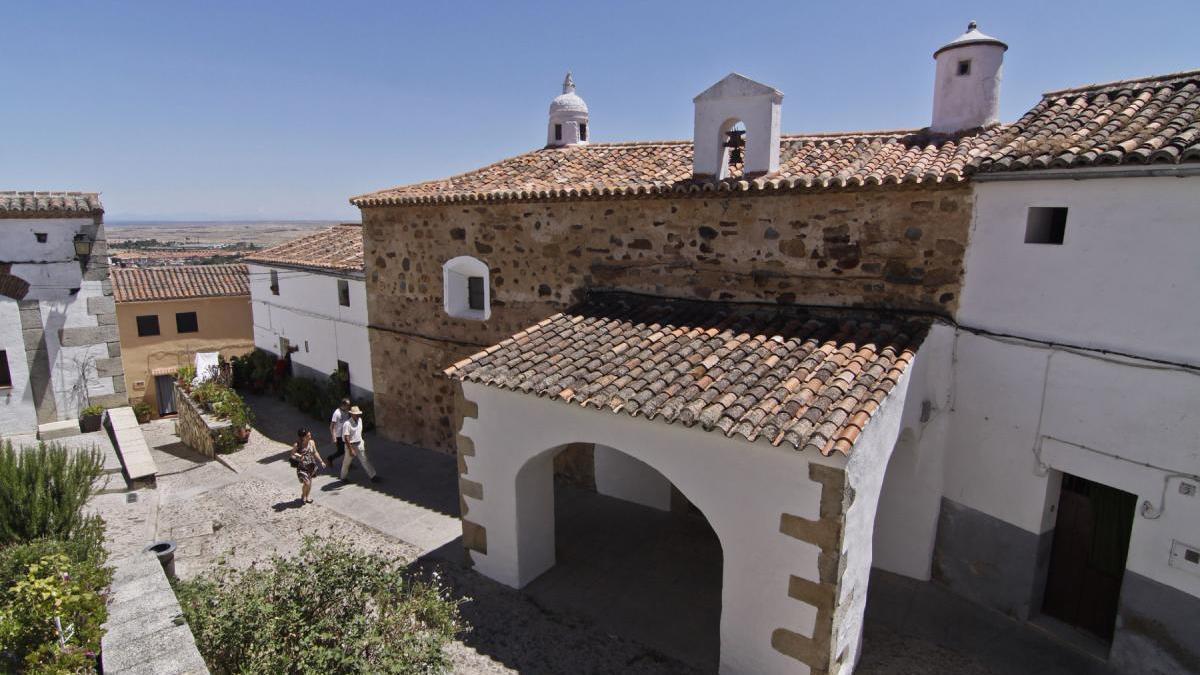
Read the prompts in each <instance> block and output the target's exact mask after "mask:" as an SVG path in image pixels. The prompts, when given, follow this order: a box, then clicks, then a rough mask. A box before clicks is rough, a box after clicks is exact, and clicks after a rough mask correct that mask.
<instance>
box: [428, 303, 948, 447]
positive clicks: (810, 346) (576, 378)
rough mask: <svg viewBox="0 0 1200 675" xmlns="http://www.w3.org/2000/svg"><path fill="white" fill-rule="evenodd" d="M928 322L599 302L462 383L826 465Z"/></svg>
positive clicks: (461, 368) (541, 330)
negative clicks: (734, 440)
mask: <svg viewBox="0 0 1200 675" xmlns="http://www.w3.org/2000/svg"><path fill="white" fill-rule="evenodd" d="M928 328H929V320H927V319H916V318H912V317H903V316H897V315H888V314H879V313H865V312H859V311H856V310H818V309H806V308H802V307H795V306H776V305H749V304H726V303H710V302H699V301H685V300H671V299H666V298H653V297H646V296H639V295H632V294H625V293H593V294H592V295H591V296H589V297H588V299H587V300H585V301H584V302H583V303H582V304H581V305H579V306H578V307H575V308H573V309H571V310H568V311H566V312H562V313H559V314H555V315H554V316H551V317H550V318H548V319H546V320H544V321H542V322H540V323H538V324H536V325H534V326H532V327H530V328H528V329H526V330H524V331H521V332H520V333H517V334H516V335H514V336H512V337H511V338H508V339H507V340H504V341H503V342H501V343H499V344H497V345H495V346H493V347H489V348H488V349H486V350H484V351H482V352H480V353H478V354H475V355H474V356H471V357H469V358H467V359H465V360H463V361H460V362H458V363H456V364H454V365H453V366H451V367H450V368H448V369H446V371H445V374H446V375H447V376H449V377H451V378H454V379H457V380H462V381H468V382H477V383H481V384H486V385H490V386H494V387H500V388H503V389H510V390H513V391H519V392H524V393H529V394H534V395H537V396H542V397H551V398H556V399H559V400H561V401H564V402H567V403H574V404H577V405H583V406H589V407H593V408H599V409H608V410H611V411H613V412H622V413H625V414H628V415H633V416H638V415H642V416H645V417H647V418H649V419H662V420H663V421H666V422H668V423H674V424H683V425H685V426H689V427H690V426H695V425H699V426H700V427H701V428H703V429H705V430H708V431H713V430H719V431H721V432H724V434H725V435H726V436H734V435H735V434H736V435H738V436H741V437H743V438H745V439H747V440H750V441H754V440H757V439H766V440H767V441H768V442H770V443H771V444H772V445H777V446H778V445H782V444H784V443H786V444H788V445H791V446H792V447H794V448H796V449H798V450H816V451H819V452H821V453H822V454H824V455H829V454H831V453H833V452H834V451H839V452H842V453H847V454H848V453H849V452H850V450H851V448H852V446H853V445H854V441H855V440H856V439H857V438H858V435H859V433H860V432H861V431H862V429H863V427H864V426H865V425H866V424H867V422H868V421H869V420H870V418H871V415H872V414H873V413H874V412H875V411H876V410H877V409H878V408H879V406H880V404H882V403H883V400H884V399H885V398H886V397H887V395H888V393H889V392H890V391H891V390H892V388H893V387H894V386H895V385H896V383H897V382H898V381H899V379H900V377H901V376H902V375H903V374H904V371H905V369H906V368H907V367H908V365H909V363H910V362H911V361H912V359H913V356H914V354H915V353H916V350H917V348H918V347H920V345H921V342H922V341H923V340H924V338H925V334H926V332H927V330H928Z"/></svg>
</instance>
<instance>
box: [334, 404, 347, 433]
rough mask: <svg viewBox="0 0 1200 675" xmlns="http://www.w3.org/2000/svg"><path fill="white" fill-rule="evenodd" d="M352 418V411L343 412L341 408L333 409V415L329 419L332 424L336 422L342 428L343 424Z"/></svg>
mask: <svg viewBox="0 0 1200 675" xmlns="http://www.w3.org/2000/svg"><path fill="white" fill-rule="evenodd" d="M348 419H350V413H348V412H342V409H341V408H334V409H333V417H332V418H330V419H329V423H330V424H336V425H337V427H336V428H338V429H340V428H342V424H344V423H345V422H346V420H348Z"/></svg>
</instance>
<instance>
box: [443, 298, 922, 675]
mask: <svg viewBox="0 0 1200 675" xmlns="http://www.w3.org/2000/svg"><path fill="white" fill-rule="evenodd" d="M927 328H928V325H927V323H926V322H921V321H914V320H911V319H902V318H898V317H894V316H879V315H877V314H863V313H857V312H849V311H837V312H817V311H814V310H804V309H800V308H795V307H774V306H762V305H737V304H718V303H702V302H689V301H679V300H667V299H661V298H647V297H642V296H634V295H628V294H620V293H602V294H593V295H592V296H590V297H589V298H588V300H587V301H585V302H584V303H583V304H582V305H581V306H579V307H577V308H575V309H573V310H570V311H567V312H564V313H560V314H556V315H554V316H552V317H550V318H548V319H546V320H545V321H542V322H541V323H539V324H537V325H535V326H533V327H531V328H529V329H527V330H525V331H522V332H520V333H518V334H516V335H514V336H513V337H511V338H509V339H507V340H505V341H503V342H501V343H499V344H498V345H496V346H494V347H492V348H489V349H487V350H485V351H483V352H481V353H479V354H477V355H475V356H472V357H470V358H468V359H466V360H464V361H461V362H459V363H457V364H455V365H454V366H452V367H451V368H449V369H448V370H447V371H446V373H447V375H448V376H450V377H451V378H453V379H455V380H457V381H458V382H460V383H461V389H460V390H459V393H460V400H459V401H458V403H457V412H458V415H459V417H460V426H459V430H460V432H459V436H458V452H459V470H460V473H461V476H460V491H461V498H462V514H463V540H464V544H465V546H466V547H467V548H468V549H469V556H470V559H471V561H472V563H473V564H474V565H475V568H476V569H477V570H478V571H479V572H481V573H482V574H484V575H486V576H488V577H491V578H492V579H495V580H497V581H500V582H502V583H504V584H507V585H509V586H512V587H515V588H520V587H522V586H525V585H526V584H528V583H529V582H531V581H533V580H534V579H535V578H536V577H538V575H540V574H542V573H543V572H545V571H546V570H548V569H549V568H550V567H552V566H553V565H554V563H555V558H554V494H553V481H552V476H553V472H554V466H553V456H554V454H555V450H556V449H557V448H559V447H560V446H563V445H566V444H570V443H576V442H580V441H583V442H587V443H594V444H597V445H598V446H606V447H609V448H617V449H619V450H620V451H621V452H624V453H627V454H628V455H629V456H631V457H633V458H635V459H637V460H639V461H640V462H644V463H645V464H646V465H649V466H650V467H652V468H653V469H654V470H656V471H657V472H659V473H661V474H662V475H663V476H665V477H666V479H667V480H669V481H670V482H671V483H672V484H674V485H675V486H676V487H677V488H678V489H679V491H680V492H682V493H683V494H685V495H687V497H688V499H690V500H691V501H692V503H693V504H694V505H695V506H696V507H697V508H698V509H699V510H700V511H701V512H702V513H703V514H704V515H705V517H706V518H707V519H708V521H709V523H710V524H711V526H712V528H713V530H714V531H715V532H716V535H717V537H718V538H719V540H720V543H721V548H722V550H723V558H724V566H723V583H722V590H721V658H720V663H721V671H722V672H726V673H783V672H787V673H796V672H804V671H806V670H808V671H810V672H837V671H839V670H841V669H843V668H846V667H852V666H853V664H854V663H855V661H856V659H857V657H858V646H859V640H860V637H861V625H862V613H863V608H864V605H865V599H866V587H867V580H868V575H869V570H870V566H871V539H872V532H873V524H874V520H875V508H876V504H877V502H878V497H879V492H880V487H881V484H882V481H883V474H884V470H885V468H886V466H887V462H888V457H889V455H890V453H891V451H892V448H893V447H894V445H895V441H896V437H897V435H898V433H899V427H900V417H901V413H902V409H903V401H904V393H905V390H906V388H907V382H908V380H907V378H906V377H905V373H906V370H907V368H908V365H909V363H910V362H911V361H912V359H913V357H914V355H915V352H916V350H917V348H918V347H919V346H920V344H921V341H922V340H923V339H924V336H925V333H926V330H927ZM868 421H869V422H870V424H869V425H868V424H867V423H868Z"/></svg>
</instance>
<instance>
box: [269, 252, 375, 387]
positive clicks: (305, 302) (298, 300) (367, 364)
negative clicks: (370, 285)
mask: <svg viewBox="0 0 1200 675" xmlns="http://www.w3.org/2000/svg"><path fill="white" fill-rule="evenodd" d="M271 269H273V268H270V267H265V266H263V265H249V272H250V298H251V305H252V311H253V313H254V345H255V346H256V347H260V348H262V349H266V350H268V351H271V352H274V353H278V352H279V338H281V337H284V338H287V339H288V340H289V341H290V342H291V344H292V345H294V346H296V347H299V348H300V349H299V351H297V352H295V353H293V354H292V363H293V364H295V365H299V366H305V367H308V368H311V369H313V370H315V371H316V372H318V373H321V374H323V375H328V374H329V373H332V372H333V371H335V370H337V362H338V361H345V362H346V363H348V364H350V382H351V384H352V385H353V386H354V388H355V389H358V390H365V391H366V392H372V391H374V384H373V379H372V374H371V348H370V344H369V341H368V337H367V287H366V282H365V281H363V280H362V279H356V278H347V277H339V276H335V275H332V274H317V273H314V272H306V271H298V270H291V269H285V268H274V269H275V270H276V271H277V272H278V274H279V295H273V294H272V293H271V288H270V286H271V279H270V271H271ZM339 279H345V280H348V281H349V284H350V306H349V307H343V306H341V305H340V304H339V303H338V283H337V282H338V280H339ZM306 343H307V347H306Z"/></svg>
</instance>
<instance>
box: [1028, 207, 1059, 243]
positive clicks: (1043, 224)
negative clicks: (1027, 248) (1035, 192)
mask: <svg viewBox="0 0 1200 675" xmlns="http://www.w3.org/2000/svg"><path fill="white" fill-rule="evenodd" d="M1066 233H1067V207H1065V206H1031V207H1029V218H1028V220H1027V221H1026V222H1025V243H1026V244H1062V243H1063V238H1064V237H1065V236H1066Z"/></svg>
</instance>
